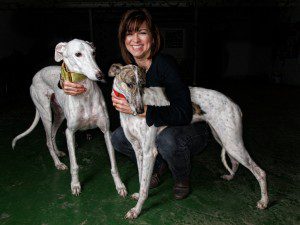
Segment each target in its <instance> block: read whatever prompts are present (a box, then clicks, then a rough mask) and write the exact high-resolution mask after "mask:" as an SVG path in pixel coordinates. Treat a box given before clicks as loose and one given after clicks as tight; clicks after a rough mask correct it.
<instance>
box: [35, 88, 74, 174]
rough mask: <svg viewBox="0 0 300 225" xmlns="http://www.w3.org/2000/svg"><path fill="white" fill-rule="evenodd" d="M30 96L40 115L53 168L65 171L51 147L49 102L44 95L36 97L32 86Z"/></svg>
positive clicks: (64, 166) (65, 167)
mask: <svg viewBox="0 0 300 225" xmlns="http://www.w3.org/2000/svg"><path fill="white" fill-rule="evenodd" d="M30 94H31V98H32V101H33V103H34V104H35V106H36V108H37V110H38V112H39V114H40V117H41V120H42V122H43V125H44V128H45V132H46V140H47V147H48V149H49V152H50V155H51V157H52V159H53V161H54V164H55V167H56V168H57V169H59V170H65V169H67V168H68V167H67V166H66V165H65V164H63V163H62V162H61V161H60V160H59V158H58V157H57V155H56V153H55V151H54V147H53V142H52V135H51V126H52V116H51V109H50V101H49V99H48V98H47V96H45V95H42V94H40V95H37V92H36V91H35V88H34V87H33V86H31V87H30Z"/></svg>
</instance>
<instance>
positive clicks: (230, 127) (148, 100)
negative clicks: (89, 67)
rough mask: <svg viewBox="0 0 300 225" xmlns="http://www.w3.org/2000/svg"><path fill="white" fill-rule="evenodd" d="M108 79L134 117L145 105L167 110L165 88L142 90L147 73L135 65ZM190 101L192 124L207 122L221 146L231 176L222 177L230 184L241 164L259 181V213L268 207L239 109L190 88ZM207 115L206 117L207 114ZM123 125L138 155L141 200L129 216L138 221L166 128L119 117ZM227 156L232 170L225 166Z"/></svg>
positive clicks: (119, 68) (116, 70) (263, 175)
mask: <svg viewBox="0 0 300 225" xmlns="http://www.w3.org/2000/svg"><path fill="white" fill-rule="evenodd" d="M109 76H115V78H114V83H113V90H114V91H115V92H116V93H120V94H122V95H123V96H124V97H125V98H126V99H127V101H128V103H129V105H130V107H131V109H132V110H133V112H134V114H135V113H138V114H141V113H143V112H144V105H155V106H166V105H169V104H170V103H169V102H168V100H167V98H166V95H165V93H164V89H163V88H157V87H155V88H153V87H152V88H143V86H144V84H145V71H144V70H142V69H140V68H138V67H137V66H135V65H127V66H122V65H121V64H113V65H112V66H111V68H110V70H109ZM190 92H191V100H192V102H193V104H194V106H195V105H196V108H198V109H199V108H201V111H202V112H203V113H199V112H200V110H196V111H195V112H196V113H195V114H194V115H193V122H197V121H206V122H207V123H208V124H209V126H210V128H211V131H212V134H213V136H214V138H215V139H216V141H217V142H218V143H219V144H220V145H221V146H222V154H221V155H222V162H223V163H224V165H225V167H226V169H227V170H228V171H229V173H230V174H227V175H223V176H222V177H223V178H224V179H226V180H231V179H232V178H233V176H234V174H235V172H236V170H237V168H238V165H239V163H241V164H242V165H244V166H245V167H246V168H248V169H249V170H250V171H251V172H252V173H253V174H254V176H255V178H256V179H257V181H258V183H259V185H260V189H261V199H260V200H259V201H258V202H257V207H258V208H259V209H265V208H266V207H267V205H268V201H269V200H268V192H267V182H266V173H265V172H264V171H263V170H262V169H261V168H260V167H259V166H258V165H257V164H256V163H255V162H254V161H253V160H252V158H251V157H250V155H249V153H248V152H247V150H246V148H245V146H244V142H243V138H242V113H241V110H240V108H239V107H238V105H236V104H235V103H234V102H233V101H232V100H230V99H229V98H228V97H226V96H225V95H223V94H222V93H220V92H217V91H214V90H209V89H204V88H200V87H190ZM204 112H205V113H204ZM120 119H121V125H122V127H123V130H124V133H125V136H126V138H127V139H128V140H129V141H130V143H131V144H132V147H133V149H134V151H135V154H136V159H137V165H138V172H139V182H140V190H139V193H135V194H133V195H132V197H133V198H134V199H136V200H138V202H137V204H136V206H135V207H134V208H132V209H131V210H130V211H129V212H128V213H127V214H126V216H125V217H126V218H129V219H133V218H136V217H137V216H138V215H139V214H140V212H141V209H142V206H143V204H144V202H145V200H146V199H147V196H148V190H149V184H150V178H151V174H152V170H153V165H154V161H155V157H156V155H157V149H156V146H155V137H156V135H157V133H158V132H160V131H161V130H162V129H164V128H165V127H155V126H151V127H148V126H147V124H146V121H145V119H144V118H141V117H139V116H133V115H130V114H124V113H120ZM226 153H227V154H228V156H229V158H230V160H231V164H232V168H229V167H228V165H227V163H226V158H225V154H226Z"/></svg>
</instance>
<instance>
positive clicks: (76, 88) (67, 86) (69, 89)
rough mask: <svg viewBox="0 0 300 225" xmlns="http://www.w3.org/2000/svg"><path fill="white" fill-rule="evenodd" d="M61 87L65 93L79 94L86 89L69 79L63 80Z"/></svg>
mask: <svg viewBox="0 0 300 225" xmlns="http://www.w3.org/2000/svg"><path fill="white" fill-rule="evenodd" d="M62 88H63V90H64V92H65V93H66V94H67V95H73V96H74V95H80V94H82V93H84V92H85V91H86V88H85V87H84V86H83V85H81V84H77V83H72V82H70V81H63V85H62Z"/></svg>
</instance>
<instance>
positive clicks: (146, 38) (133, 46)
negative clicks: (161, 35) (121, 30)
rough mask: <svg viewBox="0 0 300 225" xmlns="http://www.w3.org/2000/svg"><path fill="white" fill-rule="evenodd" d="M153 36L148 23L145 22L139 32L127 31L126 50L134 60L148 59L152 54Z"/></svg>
mask: <svg viewBox="0 0 300 225" xmlns="http://www.w3.org/2000/svg"><path fill="white" fill-rule="evenodd" d="M151 44H152V36H151V33H150V30H149V29H148V27H147V25H146V22H143V23H142V25H141V26H140V28H139V30H138V31H127V33H126V37H125V46H126V49H127V50H128V51H129V52H130V53H131V55H132V56H133V57H134V59H138V60H143V59H147V58H148V57H149V55H150V52H151Z"/></svg>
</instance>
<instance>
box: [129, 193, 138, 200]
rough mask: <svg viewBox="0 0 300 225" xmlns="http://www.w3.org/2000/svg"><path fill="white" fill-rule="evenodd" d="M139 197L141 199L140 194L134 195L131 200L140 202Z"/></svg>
mask: <svg viewBox="0 0 300 225" xmlns="http://www.w3.org/2000/svg"><path fill="white" fill-rule="evenodd" d="M139 197H140V194H139V193H134V194H132V195H131V198H132V199H133V200H136V201H137V200H139Z"/></svg>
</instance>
